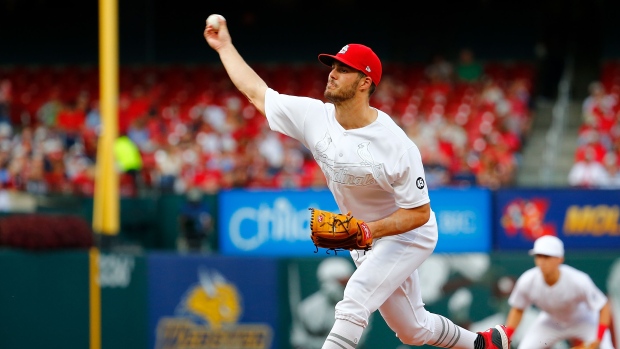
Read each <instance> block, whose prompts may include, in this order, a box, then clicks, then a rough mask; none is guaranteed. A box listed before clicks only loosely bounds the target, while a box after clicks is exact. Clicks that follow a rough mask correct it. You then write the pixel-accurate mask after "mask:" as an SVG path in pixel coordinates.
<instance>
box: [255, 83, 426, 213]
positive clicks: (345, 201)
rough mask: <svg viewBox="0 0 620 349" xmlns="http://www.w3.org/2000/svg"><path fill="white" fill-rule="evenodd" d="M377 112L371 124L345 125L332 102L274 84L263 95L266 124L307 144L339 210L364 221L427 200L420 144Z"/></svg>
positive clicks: (389, 119)
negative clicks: (288, 92) (281, 91)
mask: <svg viewBox="0 0 620 349" xmlns="http://www.w3.org/2000/svg"><path fill="white" fill-rule="evenodd" d="M378 113H379V116H378V118H377V120H375V121H374V122H373V123H372V124H370V125H368V126H365V127H362V128H357V129H351V130H345V129H344V128H343V127H342V126H341V125H340V124H339V123H338V122H337V121H336V117H335V108H334V105H333V104H331V103H324V102H322V101H320V100H317V99H313V98H307V97H297V96H289V95H283V94H279V93H278V92H276V91H274V90H272V89H268V90H267V94H266V96H265V114H266V116H267V120H268V122H269V127H270V128H271V129H272V130H274V131H277V132H280V133H283V134H285V135H287V136H290V137H292V138H294V139H296V140H298V141H299V142H301V143H302V144H303V145H304V146H305V147H306V148H308V149H309V150H310V151H311V152H312V155H313V156H314V159H315V160H316V161H317V163H318V164H319V165H320V167H321V169H322V170H323V173H324V174H325V177H326V178H327V183H328V186H329V189H330V190H331V192H332V193H333V195H334V198H335V200H336V203H337V204H338V208H339V209H340V211H341V212H342V213H347V212H349V211H350V212H351V213H352V214H353V215H354V216H356V217H357V218H360V219H362V220H365V221H375V220H378V219H381V218H385V217H387V216H389V215H390V214H392V213H393V212H395V211H396V210H397V209H398V208H399V207H401V208H414V207H418V206H421V205H424V204H426V203H428V202H430V199H429V196H428V188H427V187H426V182H425V177H424V168H423V166H422V160H421V156H420V151H419V149H418V147H417V146H416V145H415V144H414V143H413V141H411V139H410V138H409V137H408V136H407V135H406V134H405V132H404V131H403V130H402V129H401V128H400V127H398V125H396V123H394V121H393V120H392V118H391V117H390V116H389V115H387V114H385V113H384V112H382V111H378Z"/></svg>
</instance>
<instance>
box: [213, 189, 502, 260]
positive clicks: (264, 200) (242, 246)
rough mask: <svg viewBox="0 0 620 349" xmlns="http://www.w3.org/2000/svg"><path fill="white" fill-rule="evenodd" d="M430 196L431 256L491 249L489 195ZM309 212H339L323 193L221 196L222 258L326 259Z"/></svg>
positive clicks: (448, 191) (447, 193)
mask: <svg viewBox="0 0 620 349" xmlns="http://www.w3.org/2000/svg"><path fill="white" fill-rule="evenodd" d="M430 195H431V206H432V208H433V210H434V211H435V214H436V217H437V223H438V226H439V234H440V236H439V242H438V244H437V248H436V249H435V252H438V253H442V252H451V253H455V252H488V251H489V250H490V247H491V232H490V222H491V193H490V191H489V190H487V189H439V190H432V191H431V194H430ZM309 207H315V208H320V209H323V210H327V211H335V212H338V207H337V205H336V202H335V201H334V199H333V196H332V194H331V193H330V192H329V191H328V190H327V189H325V190H283V191H275V190H274V191H244V190H233V191H225V192H221V193H220V197H219V207H218V208H219V224H220V225H219V234H220V235H219V242H220V246H219V251H220V253H222V254H224V255H256V256H258V255H263V256H320V257H325V256H326V255H325V251H324V250H321V251H318V253H317V250H316V249H315V248H314V245H313V244H312V241H311V240H310V222H309V221H310V213H309V211H308V208H309Z"/></svg>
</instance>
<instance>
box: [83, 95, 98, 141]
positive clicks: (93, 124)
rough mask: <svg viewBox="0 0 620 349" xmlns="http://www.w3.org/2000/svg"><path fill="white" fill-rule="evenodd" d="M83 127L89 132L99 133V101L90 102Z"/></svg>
mask: <svg viewBox="0 0 620 349" xmlns="http://www.w3.org/2000/svg"><path fill="white" fill-rule="evenodd" d="M84 127H85V128H86V130H87V131H88V132H90V133H94V134H97V135H98V134H99V132H100V128H101V114H100V112H99V101H97V100H95V101H92V102H91V106H90V108H89V109H88V112H87V113H86V119H85V120H84Z"/></svg>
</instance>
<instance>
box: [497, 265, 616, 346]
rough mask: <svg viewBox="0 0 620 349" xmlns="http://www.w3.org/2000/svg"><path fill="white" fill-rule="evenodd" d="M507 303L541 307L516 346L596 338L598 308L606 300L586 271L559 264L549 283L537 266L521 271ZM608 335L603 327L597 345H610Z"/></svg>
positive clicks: (524, 307) (588, 341) (518, 307)
mask: <svg viewBox="0 0 620 349" xmlns="http://www.w3.org/2000/svg"><path fill="white" fill-rule="evenodd" d="M508 303H509V304H510V306H512V307H515V308H517V309H522V310H525V309H526V308H528V307H529V306H530V305H534V306H536V307H537V308H538V309H540V310H541V313H540V315H539V316H538V318H537V319H536V320H535V322H534V323H533V324H532V325H531V326H530V328H529V329H528V331H527V333H526V334H525V337H524V339H523V342H521V344H520V345H519V348H520V349H529V348H549V347H551V345H552V344H553V343H557V342H558V341H560V340H563V339H570V338H580V339H581V340H583V341H584V342H586V343H590V342H592V341H593V340H594V339H595V338H596V333H597V328H598V322H599V312H600V310H601V309H602V308H603V306H604V305H605V303H607V297H606V296H605V294H604V293H603V292H602V291H601V290H600V289H599V288H598V287H597V286H596V285H595V284H594V282H593V281H592V279H591V278H590V276H588V274H586V273H584V272H582V271H580V270H577V269H575V268H573V267H571V266H568V265H565V264H562V265H560V278H559V279H558V281H557V282H556V283H555V284H554V285H552V286H549V285H547V283H546V282H545V280H544V277H543V275H542V272H541V270H540V269H539V268H538V267H534V268H532V269H529V270H528V271H526V272H525V273H523V274H522V275H521V276H520V277H519V279H518V280H517V283H516V284H515V288H514V289H513V291H512V293H511V295H510V298H508ZM610 338H611V336H610V334H609V331H607V333H606V334H605V336H604V338H603V341H602V342H601V346H600V348H601V349H605V348H613V346H612V344H611V340H610ZM543 343H544V344H543Z"/></svg>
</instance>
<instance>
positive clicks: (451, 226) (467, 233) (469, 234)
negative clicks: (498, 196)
mask: <svg viewBox="0 0 620 349" xmlns="http://www.w3.org/2000/svg"><path fill="white" fill-rule="evenodd" d="M429 195H430V197H431V208H432V209H433V211H434V212H435V216H436V217H437V226H438V227H439V240H438V242H437V247H436V248H435V252H436V253H461V252H489V251H490V250H491V207H492V206H491V191H489V190H488V189H481V188H463V189H461V188H442V189H435V190H430V191H429Z"/></svg>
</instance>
